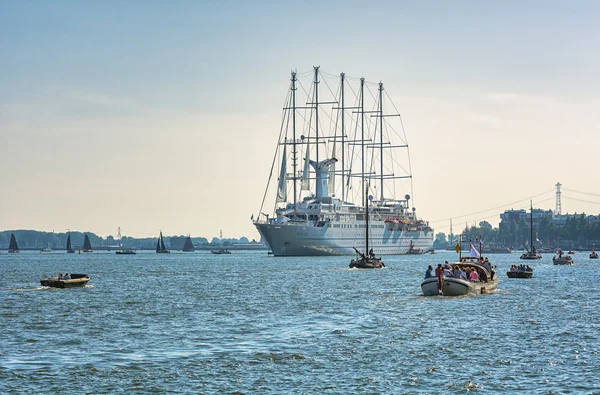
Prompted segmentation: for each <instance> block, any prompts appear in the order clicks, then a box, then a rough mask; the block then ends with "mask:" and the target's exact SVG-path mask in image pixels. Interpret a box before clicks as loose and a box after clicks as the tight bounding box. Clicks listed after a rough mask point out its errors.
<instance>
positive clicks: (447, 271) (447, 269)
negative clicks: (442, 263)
mask: <svg viewBox="0 0 600 395" xmlns="http://www.w3.org/2000/svg"><path fill="white" fill-rule="evenodd" d="M444 277H452V266H450V265H448V266H446V267H445V268H444Z"/></svg>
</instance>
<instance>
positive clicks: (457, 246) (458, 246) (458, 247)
mask: <svg viewBox="0 0 600 395" xmlns="http://www.w3.org/2000/svg"><path fill="white" fill-rule="evenodd" d="M454 249H455V250H456V253H457V254H458V253H459V252H460V244H458V243H456V247H455V248H454Z"/></svg>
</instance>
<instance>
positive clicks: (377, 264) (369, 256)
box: [350, 184, 385, 269]
mask: <svg viewBox="0 0 600 395" xmlns="http://www.w3.org/2000/svg"><path fill="white" fill-rule="evenodd" d="M365 194H366V199H365V223H366V226H365V253H364V254H363V253H362V252H360V251H359V250H357V249H356V247H353V248H354V251H356V253H357V254H358V256H359V257H360V258H358V259H352V260H351V261H350V268H357V269H381V268H383V267H385V264H384V263H383V261H382V260H381V258H376V257H375V253H374V252H373V249H372V248H371V250H369V185H368V184H367V186H366V187H365ZM367 251H368V252H367Z"/></svg>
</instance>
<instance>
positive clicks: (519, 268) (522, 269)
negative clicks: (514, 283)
mask: <svg viewBox="0 0 600 395" xmlns="http://www.w3.org/2000/svg"><path fill="white" fill-rule="evenodd" d="M506 275H507V276H508V278H531V277H533V269H532V268H531V267H530V266H529V265H511V267H510V270H509V271H507V272H506Z"/></svg>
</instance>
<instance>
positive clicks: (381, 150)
mask: <svg viewBox="0 0 600 395" xmlns="http://www.w3.org/2000/svg"><path fill="white" fill-rule="evenodd" d="M379 177H380V180H381V203H380V204H383V83H382V82H379Z"/></svg>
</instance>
